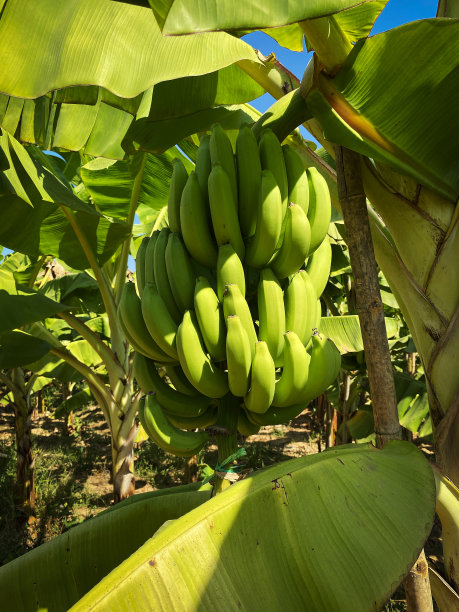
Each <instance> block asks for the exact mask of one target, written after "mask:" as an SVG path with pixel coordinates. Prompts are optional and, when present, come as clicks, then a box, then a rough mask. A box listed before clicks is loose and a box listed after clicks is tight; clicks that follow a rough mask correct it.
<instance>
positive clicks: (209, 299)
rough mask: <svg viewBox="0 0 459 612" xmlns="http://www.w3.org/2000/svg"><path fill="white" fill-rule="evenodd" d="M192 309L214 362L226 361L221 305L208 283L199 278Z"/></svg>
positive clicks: (224, 330) (224, 328)
mask: <svg viewBox="0 0 459 612" xmlns="http://www.w3.org/2000/svg"><path fill="white" fill-rule="evenodd" d="M194 309H195V311H196V316H197V319H198V323H199V329H200V330H201V334H202V338H203V340H204V344H205V346H206V348H207V351H208V352H209V355H210V356H211V357H212V359H213V360H214V361H224V360H225V359H226V325H225V319H224V317H223V309H222V305H221V303H220V302H219V300H218V297H217V295H216V293H215V291H214V290H213V289H212V287H211V285H210V283H209V281H208V280H207V279H206V278H205V277H204V276H200V277H198V279H197V280H196V287H195V292H194Z"/></svg>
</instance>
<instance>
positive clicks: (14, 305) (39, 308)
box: [0, 289, 68, 332]
mask: <svg viewBox="0 0 459 612" xmlns="http://www.w3.org/2000/svg"><path fill="white" fill-rule="evenodd" d="M65 310H68V306H65V305H64V304H58V303H57V302H54V301H53V300H50V299H48V298H47V297H45V296H43V295H41V294H39V293H35V292H30V293H27V294H25V293H20V294H17V295H11V294H10V293H9V292H7V291H5V290H4V289H0V332H4V331H11V330H13V329H17V328H20V327H23V326H24V325H28V324H29V323H33V322H34V321H40V320H41V319H43V318H44V317H50V316H53V315H55V314H57V313H58V312H63V311H65Z"/></svg>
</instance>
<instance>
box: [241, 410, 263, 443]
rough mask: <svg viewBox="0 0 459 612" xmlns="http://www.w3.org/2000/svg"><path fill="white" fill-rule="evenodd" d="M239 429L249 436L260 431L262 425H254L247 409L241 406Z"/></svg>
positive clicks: (246, 436) (242, 433)
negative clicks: (246, 411) (248, 416)
mask: <svg viewBox="0 0 459 612" xmlns="http://www.w3.org/2000/svg"><path fill="white" fill-rule="evenodd" d="M237 430H238V432H239V433H240V434H241V435H242V436H244V437H245V438H248V437H249V436H253V435H255V434H256V433H258V432H259V431H260V426H259V425H254V424H253V423H252V422H251V421H249V419H248V418H247V414H246V413H245V410H243V409H242V408H241V410H239V415H238V417H237Z"/></svg>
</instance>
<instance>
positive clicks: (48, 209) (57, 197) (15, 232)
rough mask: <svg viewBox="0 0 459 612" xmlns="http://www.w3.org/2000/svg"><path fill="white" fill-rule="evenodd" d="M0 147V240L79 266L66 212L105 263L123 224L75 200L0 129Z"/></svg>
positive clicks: (83, 263) (82, 263)
mask: <svg viewBox="0 0 459 612" xmlns="http://www.w3.org/2000/svg"><path fill="white" fill-rule="evenodd" d="M0 146H1V150H2V152H3V153H4V155H5V157H6V159H7V162H8V169H7V170H5V171H4V172H3V174H2V176H1V177H0V180H1V187H0V204H1V206H0V242H1V243H2V244H3V245H4V246H6V247H8V248H10V249H11V250H13V251H18V252H20V253H23V254H25V255H28V256H29V257H31V258H37V257H38V256H39V255H53V256H55V257H57V258H58V259H61V260H63V261H64V262H66V263H67V264H68V265H70V266H71V267H73V268H75V269H77V270H84V269H85V268H87V267H88V265H89V264H88V260H87V257H86V254H85V252H84V250H83V248H82V246H81V243H80V240H79V239H78V238H77V236H76V234H75V231H74V229H73V227H72V224H71V222H70V220H69V216H71V217H74V219H75V221H74V223H76V224H77V225H78V230H79V232H80V233H81V234H82V235H83V236H84V237H85V239H86V241H87V243H88V245H89V246H90V247H91V248H92V250H93V252H94V253H95V255H96V257H97V259H98V261H99V263H100V264H103V263H104V262H106V261H107V260H108V259H109V258H110V257H111V256H112V255H113V253H115V252H116V250H117V249H118V247H119V245H120V244H121V243H122V242H123V241H124V240H125V239H126V237H127V236H128V235H129V228H128V226H127V225H126V224H125V223H121V222H113V221H111V220H109V219H107V218H105V217H104V216H102V215H101V214H100V213H99V212H97V210H96V209H95V208H94V207H93V206H91V205H89V204H86V203H85V202H83V201H82V200H80V199H79V198H77V197H76V196H75V195H74V194H73V192H72V191H71V190H69V189H68V188H67V187H66V186H65V185H64V183H62V182H61V181H59V179H58V178H57V177H56V176H55V175H53V174H52V173H51V172H50V171H49V170H48V168H45V167H44V166H42V165H40V164H39V162H36V161H33V160H32V159H31V158H30V156H29V155H28V154H27V152H26V150H25V148H24V147H22V145H20V144H19V142H18V141H16V140H15V139H14V138H13V137H12V136H8V135H7V134H5V133H4V134H3V135H2V137H1V139H0Z"/></svg>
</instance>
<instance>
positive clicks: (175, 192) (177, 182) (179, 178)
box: [167, 157, 188, 232]
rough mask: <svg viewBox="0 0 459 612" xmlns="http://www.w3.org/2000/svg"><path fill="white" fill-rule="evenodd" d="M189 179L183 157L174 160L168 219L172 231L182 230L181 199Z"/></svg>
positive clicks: (168, 201)
mask: <svg viewBox="0 0 459 612" xmlns="http://www.w3.org/2000/svg"><path fill="white" fill-rule="evenodd" d="M187 179H188V172H187V171H186V168H185V166H184V164H183V162H182V160H181V159H179V158H178V157H176V158H175V159H174V160H173V161H172V176H171V183H170V186H169V197H168V200H167V219H168V223H169V227H170V229H171V232H180V200H181V199H182V191H183V189H184V187H185V185H186V181H187Z"/></svg>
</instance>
